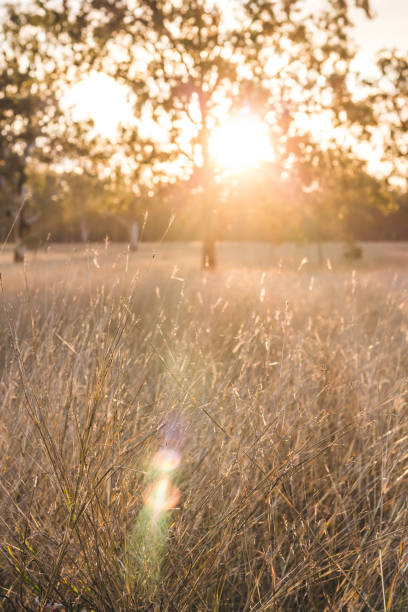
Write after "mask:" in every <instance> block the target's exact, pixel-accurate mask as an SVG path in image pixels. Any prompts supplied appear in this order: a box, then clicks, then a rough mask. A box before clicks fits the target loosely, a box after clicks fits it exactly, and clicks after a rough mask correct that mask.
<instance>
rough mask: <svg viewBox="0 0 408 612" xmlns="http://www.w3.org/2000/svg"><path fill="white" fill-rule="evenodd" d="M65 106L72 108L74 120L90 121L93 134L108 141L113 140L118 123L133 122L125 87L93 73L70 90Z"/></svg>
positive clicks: (99, 73) (111, 79)
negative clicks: (92, 124)
mask: <svg viewBox="0 0 408 612" xmlns="http://www.w3.org/2000/svg"><path fill="white" fill-rule="evenodd" d="M64 106H66V107H67V108H71V109H72V115H73V118H74V119H75V120H76V121H81V120H87V119H92V120H93V122H94V125H95V132H96V133H97V134H100V135H101V136H103V137H105V138H109V139H110V140H114V139H115V136H116V134H117V129H118V126H119V124H125V123H128V122H130V121H131V119H132V111H131V108H130V104H129V103H128V101H127V98H126V90H125V88H124V87H123V86H121V85H120V84H119V83H117V82H116V81H115V80H114V79H113V78H111V77H109V76H108V75H106V74H103V73H101V72H96V71H92V72H91V73H90V74H89V75H88V76H87V77H85V78H84V79H83V80H82V81H80V82H79V83H76V85H74V86H73V87H72V88H71V90H70V91H69V92H68V94H67V95H66V96H65V98H64Z"/></svg>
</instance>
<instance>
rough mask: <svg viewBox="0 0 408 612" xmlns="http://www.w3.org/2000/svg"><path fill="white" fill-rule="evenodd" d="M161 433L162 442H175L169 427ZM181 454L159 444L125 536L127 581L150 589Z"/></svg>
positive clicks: (162, 550)
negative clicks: (167, 432) (163, 437)
mask: <svg viewBox="0 0 408 612" xmlns="http://www.w3.org/2000/svg"><path fill="white" fill-rule="evenodd" d="M169 432H170V433H169V435H166V434H165V442H166V443H167V442H168V440H171V441H172V442H173V443H175V442H176V440H175V436H174V431H173V429H171V430H169ZM180 464H181V455H180V453H179V452H178V450H176V448H168V447H163V448H161V449H160V450H158V451H157V452H156V453H155V455H154V457H153V459H152V460H151V462H150V465H149V469H148V480H149V481H150V484H149V485H148V486H147V488H146V490H145V492H144V495H143V508H142V510H141V511H140V513H139V515H138V517H137V520H136V523H135V525H134V527H133V529H132V531H131V533H130V535H129V538H128V551H129V563H128V582H131V583H133V582H135V581H137V582H138V583H139V584H141V585H143V586H146V587H150V588H152V587H153V586H154V585H155V584H157V581H158V579H159V576H160V566H161V563H162V560H163V558H164V555H165V553H166V544H167V537H168V532H169V525H170V512H169V511H170V510H171V509H172V508H175V506H176V505H177V503H178V501H179V499H180V492H179V489H178V487H177V486H176V485H175V478H176V474H177V470H178V468H179V467H180Z"/></svg>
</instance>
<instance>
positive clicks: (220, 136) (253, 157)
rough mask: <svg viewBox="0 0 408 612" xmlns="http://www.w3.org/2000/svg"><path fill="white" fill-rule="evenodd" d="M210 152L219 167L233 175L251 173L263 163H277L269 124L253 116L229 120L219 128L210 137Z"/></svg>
mask: <svg viewBox="0 0 408 612" xmlns="http://www.w3.org/2000/svg"><path fill="white" fill-rule="evenodd" d="M210 153H211V155H212V157H213V159H214V161H215V163H216V164H217V165H218V166H220V167H221V168H223V169H224V170H229V171H231V172H242V171H244V170H250V169H251V168H255V167H256V166H258V165H259V164H260V163H261V162H263V161H273V160H274V153H273V149H272V144H271V141H270V139H269V137H268V128H267V125H266V124H265V123H261V122H260V121H257V120H255V119H252V118H250V117H237V118H233V119H229V120H228V121H226V122H225V123H224V125H221V126H219V127H217V128H215V129H214V130H213V132H212V134H211V137H210Z"/></svg>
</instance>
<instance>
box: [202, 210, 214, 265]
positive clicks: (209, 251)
mask: <svg viewBox="0 0 408 612" xmlns="http://www.w3.org/2000/svg"><path fill="white" fill-rule="evenodd" d="M203 208H204V211H203V217H204V219H203V225H204V236H203V247H202V267H203V269H204V270H214V268H215V266H216V263H217V260H216V240H215V211H214V210H213V209H212V208H211V204H210V202H208V201H205V202H204V207H203Z"/></svg>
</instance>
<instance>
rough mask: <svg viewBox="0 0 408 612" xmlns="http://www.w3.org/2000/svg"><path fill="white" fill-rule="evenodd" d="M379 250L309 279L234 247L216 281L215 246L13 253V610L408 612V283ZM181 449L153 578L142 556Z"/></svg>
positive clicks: (1, 393)
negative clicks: (163, 463) (149, 512)
mask: <svg viewBox="0 0 408 612" xmlns="http://www.w3.org/2000/svg"><path fill="white" fill-rule="evenodd" d="M285 248H286V251H285ZM370 248H372V249H373V251H372V252H373V257H370V258H369V259H368V260H363V262H361V263H358V265H357V268H356V270H355V271H353V270H352V266H351V265H346V264H340V262H339V257H338V251H335V250H334V251H333V252H331V264H329V267H327V266H326V267H324V268H322V269H320V268H318V267H317V266H316V264H315V263H313V260H312V263H307V264H304V265H303V266H302V267H301V269H300V270H299V269H298V268H299V264H300V262H301V261H302V259H303V258H304V257H305V253H304V252H303V251H302V250H301V249H299V250H296V248H295V247H293V248H292V247H279V248H278V247H269V246H267V245H244V246H243V247H242V249H241V248H240V246H239V245H223V246H222V248H221V251H220V266H219V269H218V270H217V271H216V272H215V273H200V272H199V271H198V264H199V254H198V246H197V245H176V244H168V245H162V246H160V247H155V246H154V245H142V248H141V250H140V251H139V252H138V253H130V254H127V252H126V248H125V247H123V246H121V245H112V246H108V247H107V248H105V247H104V246H103V245H98V246H94V247H92V246H91V247H89V248H88V250H87V251H84V250H83V249H82V248H80V247H77V248H76V250H75V249H74V250H73V249H72V248H71V249H69V250H68V249H67V248H62V247H52V249H51V251H50V252H49V253H47V254H43V253H39V254H38V255H37V257H36V258H35V257H34V258H33V259H32V261H30V262H29V264H28V265H27V266H26V268H25V269H24V268H23V267H18V266H15V265H13V264H9V263H7V262H8V260H9V257H10V253H9V252H7V251H6V252H4V253H3V254H2V255H1V256H0V265H1V270H2V284H3V289H2V293H1V308H0V333H1V338H2V343H1V348H0V359H1V361H0V363H1V378H0V533H1V538H0V542H1V543H0V546H1V548H0V552H1V555H0V585H1V590H0V596H1V597H0V606H3V608H4V609H10V610H13V609H17V610H20V609H24V606H26V607H27V609H29V610H39V609H42V610H46V609H56V608H52V606H55V605H61V606H62V607H63V609H65V610H80V609H82V610H115V611H116V610H144V609H145V610H153V609H154V610H177V611H189V610H231V611H232V610H234V611H236V610H276V611H283V610H285V611H286V610H289V611H291V610H305V611H309V610H318V611H323V610H327V611H328V610H335V611H343V610H344V611H349V612H355V611H360V610H361V611H363V610H364V611H365V610H376V611H379V610H394V611H397V610H398V611H405V610H406V609H408V580H407V572H406V569H407V562H408V535H407V534H408V529H407V528H408V512H407V510H408V508H407V505H408V504H407V491H408V488H407V477H408V408H407V398H408V382H407V368H408V343H407V338H408V275H407V272H406V270H405V268H404V266H403V265H401V263H403V261H404V258H405V250H404V248H403V247H395V246H394V247H390V248H389V249H388V250H387V249H386V247H383V248H380V249H379V248H378V247H376V248H377V250H376V251H375V249H374V247H371V246H369V247H368V250H369V249H370ZM155 249H156V250H158V252H157V253H156V252H154V250H155ZM310 253H311V254H310V255H309V256H308V257H309V260H311V259H312V254H313V252H312V251H311V252H310ZM336 253H337V255H336ZM153 255H154V256H153ZM375 258H376V259H377V260H378V261H374V259H375ZM394 259H395V261H392V260H394ZM329 268H331V269H329ZM166 447H170V448H171V449H173V450H174V449H176V451H177V453H178V456H180V458H181V465H180V467H179V468H178V469H177V475H176V478H175V480H176V486H177V495H175V494H174V495H173V494H172V495H173V498H174V499H173V502H174V503H171V504H169V505H168V506H167V507H166V508H165V510H166V515H165V517H166V521H164V522H163V525H164V529H165V530H166V534H165V536H164V537H165V540H166V541H165V542H163V540H162V541H161V542H160V555H161V557H160V559H159V560H158V559H157V555H156V557H155V561H154V562H155V564H156V566H157V564H159V566H160V567H159V574H158V575H156V576H155V579H154V580H153V579H152V576H148V575H146V572H149V571H150V570H149V567H150V568H151V567H152V564H151V563H150V565H149V563H145V564H143V563H142V562H141V560H140V554H142V553H141V552H140V551H139V553H138V554H135V550H134V549H136V548H137V547H138V546H139V543H138V541H137V538H140V539H143V551H142V552H143V554H152V555H153V554H154V551H153V552H151V553H149V552H146V550H147V551H148V549H149V542H146V538H143V535H140V524H143V523H141V521H140V516H143V515H142V514H141V511H142V508H143V505H144V504H145V503H146V499H147V498H148V495H147V496H146V491H147V490H149V489H148V487H149V486H151V485H149V482H151V479H152V478H154V473H153V472H154V470H153V472H152V468H151V465H152V461H153V464H154V458H155V457H157V456H160V453H159V455H158V454H157V452H158V451H159V449H161V448H166ZM152 473H153V476H152ZM149 479H150V481H149ZM175 504H176V506H175V507H172V508H171V509H169V507H170V506H174V505H175ZM138 517H139V518H138ZM136 525H139V527H138V529H136V528H135V526H136ZM167 530H168V532H167ZM135 533H136V534H139V535H137V536H136V537H135V535H134V534H135ZM132 534H133V535H132ZM154 541H155V538H154V537H152V544H153V542H154ZM158 546H159V545H158ZM140 550H142V548H141V549H140ZM146 568H147V569H146Z"/></svg>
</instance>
